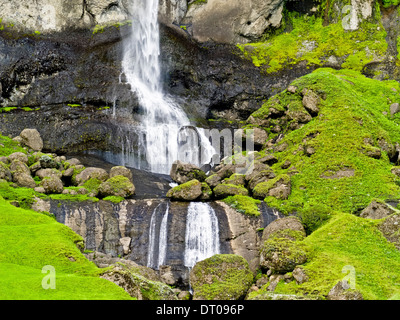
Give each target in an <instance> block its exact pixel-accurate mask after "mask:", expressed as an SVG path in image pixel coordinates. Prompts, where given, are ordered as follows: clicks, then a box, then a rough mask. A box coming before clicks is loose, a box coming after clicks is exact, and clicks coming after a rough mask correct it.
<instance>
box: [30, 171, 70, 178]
mask: <svg viewBox="0 0 400 320" xmlns="http://www.w3.org/2000/svg"><path fill="white" fill-rule="evenodd" d="M35 175H36V176H37V177H39V178H40V179H44V178H46V177H56V178H59V179H61V177H62V175H63V174H62V173H61V172H60V171H59V170H57V169H40V170H38V171H36V173H35Z"/></svg>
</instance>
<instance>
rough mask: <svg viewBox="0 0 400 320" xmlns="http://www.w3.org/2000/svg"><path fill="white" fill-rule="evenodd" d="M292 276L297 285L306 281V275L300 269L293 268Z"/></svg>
mask: <svg viewBox="0 0 400 320" xmlns="http://www.w3.org/2000/svg"><path fill="white" fill-rule="evenodd" d="M292 275H293V278H294V279H295V280H296V283H297V284H302V283H304V282H307V281H308V275H307V273H306V271H305V270H304V269H303V268H302V267H296V268H294V270H293V272H292Z"/></svg>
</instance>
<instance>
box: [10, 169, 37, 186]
mask: <svg viewBox="0 0 400 320" xmlns="http://www.w3.org/2000/svg"><path fill="white" fill-rule="evenodd" d="M13 180H14V182H15V183H16V184H17V185H18V186H20V187H23V188H32V189H33V188H35V187H36V182H35V180H33V178H32V177H31V175H30V174H26V173H23V172H16V173H14V174H13Z"/></svg>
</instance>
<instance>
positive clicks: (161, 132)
mask: <svg viewBox="0 0 400 320" xmlns="http://www.w3.org/2000/svg"><path fill="white" fill-rule="evenodd" d="M158 2H159V0H145V1H144V0H131V5H132V10H131V11H132V12H133V17H132V32H131V36H130V38H129V39H128V41H126V43H125V44H124V57H123V62H122V67H123V72H124V73H125V75H126V79H127V82H128V83H129V84H130V85H131V88H132V90H133V91H134V92H136V94H137V96H138V99H139V104H140V107H141V109H142V115H141V117H142V119H141V121H140V122H141V127H140V128H139V130H140V131H141V132H143V134H140V135H139V137H140V139H139V140H140V141H139V146H138V147H139V149H140V148H142V147H143V148H144V149H145V150H146V162H147V164H145V165H142V164H139V165H138V166H137V167H138V169H148V170H150V171H151V172H154V173H163V174H169V172H170V169H171V165H172V163H173V162H174V161H175V160H181V161H184V162H189V163H193V164H196V165H199V166H201V165H203V164H206V163H208V162H210V160H211V158H212V156H213V154H214V149H213V148H212V146H211V144H210V142H209V141H208V139H207V138H206V137H205V135H204V133H202V131H201V130H200V132H201V134H200V141H199V143H198V144H197V145H192V146H191V147H190V150H189V151H190V152H188V150H185V152H183V151H181V150H180V148H179V141H178V135H179V133H180V129H181V128H183V127H185V126H189V125H190V121H189V119H188V117H187V116H186V114H185V113H184V112H183V111H182V109H181V108H180V106H179V105H178V104H177V103H176V102H175V101H173V99H172V98H171V97H169V96H167V95H165V94H164V93H163V90H162V84H161V68H160V61H159V56H160V33H159V25H158ZM199 146H200V148H199ZM199 153H200V154H201V157H199ZM199 158H201V159H202V162H201V163H199ZM144 166H147V168H146V167H144Z"/></svg>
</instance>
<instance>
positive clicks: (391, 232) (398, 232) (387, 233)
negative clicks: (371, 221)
mask: <svg viewBox="0 0 400 320" xmlns="http://www.w3.org/2000/svg"><path fill="white" fill-rule="evenodd" d="M378 229H379V230H380V231H381V232H382V234H383V236H384V237H385V238H386V239H387V240H388V241H390V242H392V243H393V244H394V245H395V247H396V248H397V250H400V215H399V214H392V215H391V216H389V217H387V218H386V219H385V220H384V221H383V222H382V223H381V224H379V226H378Z"/></svg>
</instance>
